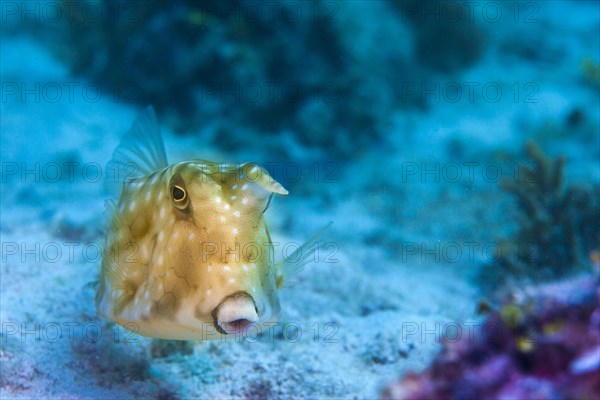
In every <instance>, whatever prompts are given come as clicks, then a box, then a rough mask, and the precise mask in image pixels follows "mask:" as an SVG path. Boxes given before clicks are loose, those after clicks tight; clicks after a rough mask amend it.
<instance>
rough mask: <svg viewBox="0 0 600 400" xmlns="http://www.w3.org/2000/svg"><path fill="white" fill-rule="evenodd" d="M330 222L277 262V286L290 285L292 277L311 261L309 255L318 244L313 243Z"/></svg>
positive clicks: (331, 222)
mask: <svg viewBox="0 0 600 400" xmlns="http://www.w3.org/2000/svg"><path fill="white" fill-rule="evenodd" d="M332 224H333V221H330V222H329V223H328V224H327V225H325V226H324V227H322V228H321V229H319V230H318V231H317V233H315V234H314V235H312V236H311V237H310V238H309V239H308V240H307V241H306V242H305V243H304V244H303V245H302V246H300V247H298V248H297V249H296V250H295V251H294V252H293V253H292V254H291V255H289V256H288V257H286V259H285V260H283V261H281V262H280V263H278V264H277V266H276V271H277V288H281V287H283V286H290V285H291V284H292V283H293V278H294V277H296V276H297V275H298V274H299V273H300V272H301V271H302V270H303V269H304V266H305V265H306V264H308V263H309V262H310V261H311V260H310V258H311V256H312V255H313V254H314V252H315V251H316V250H317V247H318V246H315V245H316V244H317V242H318V240H319V238H320V237H321V235H322V234H323V232H325V231H326V230H327V229H328V228H329V227H330V226H331V225H332Z"/></svg>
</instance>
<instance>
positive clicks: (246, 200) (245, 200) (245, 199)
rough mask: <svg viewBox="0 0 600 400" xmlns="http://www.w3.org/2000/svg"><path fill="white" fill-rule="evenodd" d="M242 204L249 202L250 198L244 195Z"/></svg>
mask: <svg viewBox="0 0 600 400" xmlns="http://www.w3.org/2000/svg"><path fill="white" fill-rule="evenodd" d="M242 204H244V205H246V204H248V198H247V197H244V198H243V199H242Z"/></svg>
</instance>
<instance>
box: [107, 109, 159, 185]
mask: <svg viewBox="0 0 600 400" xmlns="http://www.w3.org/2000/svg"><path fill="white" fill-rule="evenodd" d="M167 165H168V164H167V155H166V153H165V145H164V144H163V140H162V137H161V135H160V128H159V126H158V122H157V120H156V114H155V113H154V108H153V107H152V106H147V107H146V108H145V109H144V111H142V112H141V113H140V114H139V115H138V117H137V118H136V119H135V121H134V122H133V124H132V125H131V128H129V131H127V133H125V135H123V138H122V139H121V142H120V143H119V145H118V146H117V148H116V149H115V151H114V152H113V155H112V159H111V160H110V161H109V162H108V164H107V166H106V172H107V173H106V178H107V183H108V184H110V185H109V189H110V190H111V191H114V189H115V187H116V188H120V187H121V186H122V184H123V182H124V181H126V180H131V179H135V178H140V177H142V176H146V175H150V174H151V173H152V172H154V171H157V170H160V169H163V168H165V167H167Z"/></svg>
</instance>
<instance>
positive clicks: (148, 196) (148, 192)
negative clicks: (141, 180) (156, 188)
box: [146, 190, 151, 201]
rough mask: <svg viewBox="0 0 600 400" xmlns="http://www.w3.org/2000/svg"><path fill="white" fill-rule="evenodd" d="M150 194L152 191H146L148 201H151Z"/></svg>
mask: <svg viewBox="0 0 600 400" xmlns="http://www.w3.org/2000/svg"><path fill="white" fill-rule="evenodd" d="M150 195H151V193H150V191H149V190H148V191H147V192H146V201H150Z"/></svg>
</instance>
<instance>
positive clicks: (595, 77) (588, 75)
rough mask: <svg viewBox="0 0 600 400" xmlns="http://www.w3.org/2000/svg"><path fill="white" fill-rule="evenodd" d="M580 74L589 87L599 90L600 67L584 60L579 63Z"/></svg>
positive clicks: (595, 63)
mask: <svg viewBox="0 0 600 400" xmlns="http://www.w3.org/2000/svg"><path fill="white" fill-rule="evenodd" d="M581 74H582V75H583V79H584V80H585V82H586V83H587V84H588V85H589V86H591V87H593V88H596V89H597V88H600V65H598V63H597V62H594V61H592V59H590V58H584V59H583V61H582V62H581Z"/></svg>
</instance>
